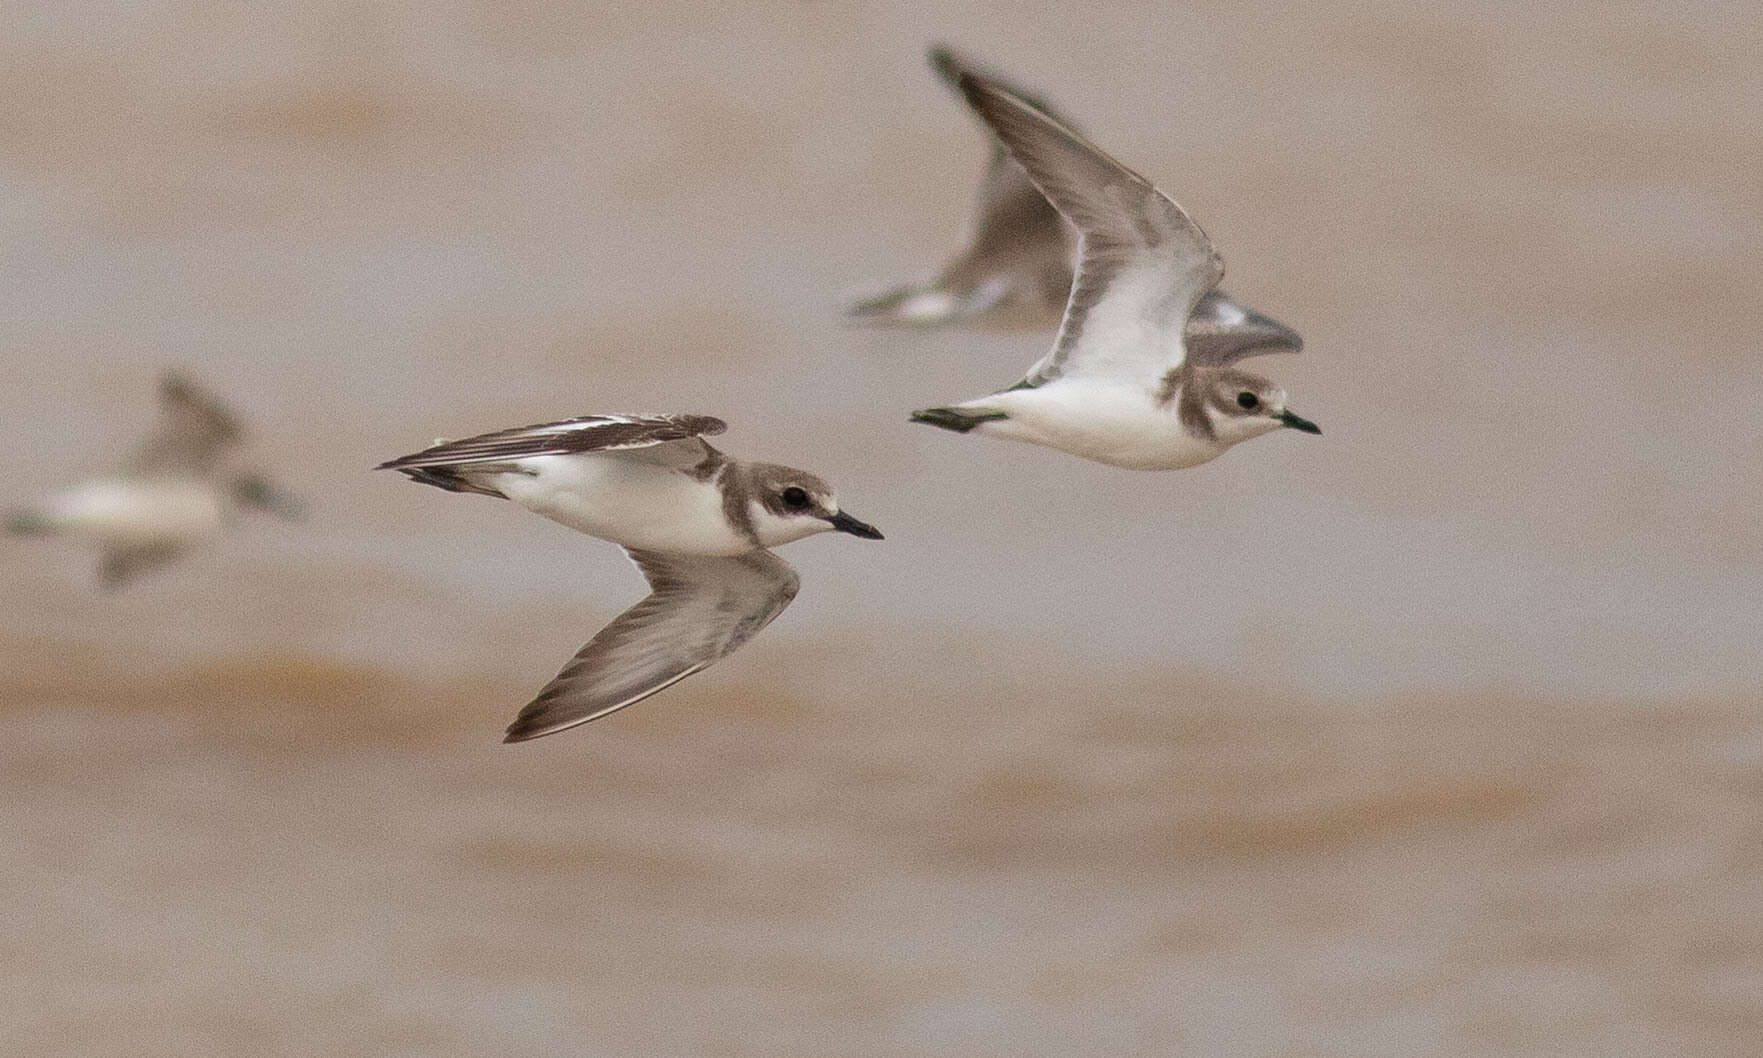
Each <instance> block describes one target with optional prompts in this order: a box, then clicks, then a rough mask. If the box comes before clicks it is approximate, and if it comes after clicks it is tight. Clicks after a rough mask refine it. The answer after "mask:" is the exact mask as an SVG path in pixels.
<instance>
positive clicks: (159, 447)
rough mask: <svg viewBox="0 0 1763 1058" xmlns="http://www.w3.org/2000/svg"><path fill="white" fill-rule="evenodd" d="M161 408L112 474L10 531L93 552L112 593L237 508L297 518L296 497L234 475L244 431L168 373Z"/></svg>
mask: <svg viewBox="0 0 1763 1058" xmlns="http://www.w3.org/2000/svg"><path fill="white" fill-rule="evenodd" d="M159 403H160V409H161V410H160V421H159V424H158V426H156V427H155V428H154V430H153V432H152V433H151V434H150V435H148V437H147V440H146V441H145V442H144V443H143V444H142V445H141V448H140V449H139V450H138V451H137V452H136V453H135V456H134V458H133V459H131V460H130V461H129V462H128V463H127V464H126V465H125V466H124V467H123V468H122V469H121V470H120V471H119V472H118V473H115V474H110V475H107V476H105V477H100V478H94V479H92V480H90V481H86V482H83V483H81V484H79V485H75V486H73V487H72V488H69V489H66V490H64V491H62V492H59V493H56V494H55V495H53V496H51V497H49V498H48V499H47V500H45V501H44V502H43V503H41V504H39V505H37V506H36V507H33V508H29V509H26V510H20V511H15V512H13V513H12V514H10V515H9V516H8V517H7V519H6V523H5V524H6V529H7V531H8V532H10V533H13V534H16V535H21V536H69V537H77V538H81V539H85V540H90V541H93V542H95V543H97V544H98V545H99V547H100V548H101V553H102V557H101V559H100V562H99V566H98V576H99V580H100V582H101V583H102V584H103V585H104V586H105V587H107V588H117V587H121V586H122V585H124V584H126V583H128V582H129V581H131V580H133V579H134V578H135V577H137V576H139V575H141V574H142V573H145V572H147V571H148V570H151V569H154V568H156V567H158V566H162V565H164V564H165V563H167V562H170V561H171V560H173V559H175V558H177V557H179V556H180V555H182V554H184V553H185V552H186V551H188V550H189V549H190V548H191V547H194V546H195V545H197V544H200V543H202V542H203V541H205V540H208V539H210V538H211V537H214V536H216V535H218V534H219V533H220V532H221V531H222V530H223V529H225V528H226V526H227V524H228V522H229V521H230V520H231V517H232V514H233V512H234V511H235V510H237V509H239V508H256V509H261V510H267V511H270V512H272V513H275V514H279V515H281V516H283V517H285V518H289V519H294V518H298V517H299V514H300V504H299V503H298V501H296V500H295V499H294V498H293V497H291V496H289V495H288V494H287V493H285V492H283V491H282V490H281V489H279V488H277V487H276V486H274V485H272V484H270V482H269V481H268V479H267V478H265V477H263V476H262V475H261V474H258V473H255V472H253V471H248V470H244V469H241V468H237V467H233V466H232V465H231V463H232V456H233V454H234V452H235V450H236V449H237V448H238V447H239V446H240V444H241V443H242V441H243V439H244V430H243V429H242V428H241V427H240V425H239V420H238V417H237V416H236V415H234V414H233V413H232V412H231V411H230V410H229V409H228V408H227V407H226V406H225V405H224V404H222V403H221V402H220V400H219V399H218V398H216V397H214V396H213V395H212V394H209V393H207V392H204V391H203V390H202V389H201V387H199V386H197V385H196V383H195V382H193V381H191V380H190V379H189V378H188V377H186V376H184V375H182V374H180V373H177V372H168V373H167V374H165V375H164V376H162V377H161V378H160V381H159Z"/></svg>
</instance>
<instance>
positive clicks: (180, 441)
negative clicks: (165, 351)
mask: <svg viewBox="0 0 1763 1058" xmlns="http://www.w3.org/2000/svg"><path fill="white" fill-rule="evenodd" d="M159 406H160V416H159V424H158V425H157V426H155V427H154V429H153V432H152V433H151V434H149V435H148V436H147V440H146V442H145V443H143V444H142V445H141V448H140V450H139V451H138V452H136V453H135V457H134V459H133V460H131V461H130V462H129V467H128V468H129V470H130V471H131V472H133V473H135V474H141V475H158V474H196V475H201V474H207V473H208V472H210V471H212V470H213V469H214V468H215V466H216V465H217V464H218V463H219V462H220V457H221V456H222V455H223V454H224V453H225V452H226V450H227V449H228V448H230V447H232V446H233V445H235V444H237V443H239V441H241V440H242V439H243V438H244V436H245V431H244V429H243V428H242V427H241V426H240V425H239V420H238V419H237V418H236V417H235V416H234V415H233V413H232V412H231V411H230V410H228V409H227V407H226V405H224V404H222V403H221V402H220V400H219V398H217V397H215V396H214V395H212V394H210V393H207V392H205V391H203V389H202V388H201V387H200V386H198V385H196V383H195V382H193V381H191V380H190V379H189V378H188V377H187V376H185V375H183V374H180V373H178V372H175V371H173V372H167V373H166V374H165V375H163V376H162V377H161V378H160V380H159Z"/></svg>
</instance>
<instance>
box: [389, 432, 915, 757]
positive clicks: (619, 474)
mask: <svg viewBox="0 0 1763 1058" xmlns="http://www.w3.org/2000/svg"><path fill="white" fill-rule="evenodd" d="M727 428H728V427H727V424H726V423H724V422H723V421H722V420H721V419H715V418H712V417H710V416H708V415H589V416H584V417H582V418H578V419H568V420H565V421H563V422H553V423H544V424H541V425H538V426H522V427H519V428H517V429H513V430H502V431H500V432H498V433H490V434H484V435H482V436H479V437H470V438H466V439H465V440H462V441H448V442H442V443H438V444H436V445H435V446H434V447H432V448H428V449H425V450H423V451H421V452H418V453H416V454H415V455H408V456H404V457H403V458H401V459H394V460H392V461H390V462H388V463H383V464H381V465H380V467H379V469H382V470H396V471H399V472H401V473H403V474H406V475H408V476H409V477H410V478H412V479H413V480H415V481H420V482H422V483H423V484H425V485H433V486H435V487H437V488H442V489H446V490H448V491H449V492H471V493H477V494H479V495H482V496H494V497H497V498H499V499H508V500H513V501H514V502H515V503H518V504H519V505H521V506H522V507H525V508H526V509H527V510H530V511H532V512H534V513H535V514H541V515H543V516H545V517H546V518H549V519H551V520H552V521H554V522H558V523H561V524H563V525H566V526H568V527H570V528H571V529H574V530H577V531H578V532H583V533H586V534H588V535H589V536H595V537H599V538H600V539H602V540H607V541H610V542H612V543H615V544H618V545H619V546H620V547H623V548H624V550H625V553H626V554H627V555H629V556H630V559H631V561H632V562H635V563H636V565H637V568H638V569H640V570H641V571H642V573H643V576H644V578H645V579H647V580H648V582H649V587H650V594H649V596H648V597H647V598H645V599H644V600H643V601H641V602H639V603H637V604H636V605H635V606H633V607H631V608H630V609H628V610H626V611H625V612H624V613H622V614H620V615H619V616H618V617H617V618H615V619H614V620H613V621H612V623H611V624H609V625H607V626H606V627H605V628H603V629H601V630H600V632H599V633H598V634H597V635H595V636H594V638H593V639H592V640H590V641H589V642H588V645H587V646H585V647H583V648H582V649H581V651H580V652H579V653H577V654H576V656H575V658H574V660H572V661H571V662H570V663H569V664H568V665H566V666H564V668H563V671H562V672H560V673H558V674H557V677H556V678H555V679H553V680H552V681H551V682H550V683H549V684H548V685H547V686H546V687H545V688H544V689H543V690H541V691H540V692H539V695H538V697H537V698H535V699H533V701H532V702H531V703H530V704H529V705H527V706H526V708H524V709H522V710H521V711H520V715H519V716H517V717H516V718H515V720H514V723H512V724H510V725H509V727H508V735H507V741H509V742H518V741H521V740H524V739H529V738H538V737H539V736H540V735H549V734H552V733H553V732H557V731H562V730H564V729H565V728H570V727H574V726H576V725H577V724H585V723H587V722H588V721H590V720H595V719H598V718H600V717H602V716H605V715H607V714H608V713H612V712H615V711H617V710H619V709H623V708H624V707H625V706H627V705H632V704H634V703H636V702H639V701H642V700H643V699H644V698H647V697H649V696H650V695H652V694H654V693H655V692H657V691H660V690H664V689H665V688H667V687H670V686H672V685H673V684H675V683H678V682H679V681H680V680H683V679H685V678H686V677H687V676H690V675H691V674H693V673H694V672H698V671H700V670H702V669H704V668H705V667H707V666H709V665H710V664H711V663H713V662H715V661H716V660H718V659H719V658H723V657H726V656H728V655H729V654H730V653H732V652H733V651H734V650H735V649H736V648H738V647H739V646H741V644H743V643H745V642H746V641H747V640H749V639H751V638H753V636H754V635H755V634H756V633H758V631H759V630H760V629H762V628H764V627H765V626H766V625H767V624H769V623H770V622H771V620H772V618H774V617H776V616H777V615H778V614H780V613H782V612H783V610H784V607H786V606H788V605H789V604H790V600H792V599H794V598H795V597H796V587H797V584H798V578H797V576H796V571H795V570H794V569H792V568H790V566H789V564H788V563H786V562H784V561H783V560H782V559H780V558H778V557H777V556H776V555H773V554H772V553H771V551H770V550H769V549H770V548H773V547H776V546H778V545H779V544H787V543H790V542H791V541H793V540H800V539H802V538H803V537H805V536H812V535H813V534H815V533H824V532H832V531H836V532H841V533H850V534H851V535H853V536H860V537H863V538H865V539H868V540H880V539H881V538H882V534H881V533H879V532H877V531H876V529H875V527H874V526H871V525H868V524H866V523H864V522H860V521H858V520H857V519H856V518H853V517H851V516H850V515H849V514H846V513H845V512H844V511H843V510H841V509H840V507H839V502H838V499H837V497H835V496H834V495H833V490H832V487H831V486H829V485H828V484H827V483H826V482H825V481H822V480H821V479H820V478H818V477H815V476H814V475H813V474H810V473H808V472H806V471H802V470H793V469H791V468H789V467H783V466H778V465H776V464H773V463H747V462H742V461H740V460H736V459H730V458H729V457H727V456H725V455H723V454H722V453H721V452H719V451H717V450H716V449H715V448H712V447H711V446H710V445H709V444H708V443H707V442H705V440H704V438H705V437H706V436H709V435H714V434H719V433H721V432H722V431H723V430H725V429H727Z"/></svg>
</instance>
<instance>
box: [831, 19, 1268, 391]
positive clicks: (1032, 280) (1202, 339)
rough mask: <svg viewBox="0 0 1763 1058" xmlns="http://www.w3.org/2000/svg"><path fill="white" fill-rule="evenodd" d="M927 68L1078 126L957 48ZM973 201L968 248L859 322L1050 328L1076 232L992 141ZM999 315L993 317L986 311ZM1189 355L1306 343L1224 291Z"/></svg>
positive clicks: (1199, 308) (1194, 319) (952, 84)
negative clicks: (980, 83) (979, 83)
mask: <svg viewBox="0 0 1763 1058" xmlns="http://www.w3.org/2000/svg"><path fill="white" fill-rule="evenodd" d="M930 64H931V68H932V69H933V70H935V71H936V74H937V76H938V77H939V78H941V80H942V81H943V83H944V84H946V85H948V86H949V88H950V89H951V90H955V91H960V79H961V75H962V74H964V73H968V74H973V75H974V76H976V77H980V78H983V79H984V80H986V81H988V82H990V83H991V84H994V85H996V86H998V87H999V88H1001V89H1003V90H1005V91H1007V92H1009V93H1010V94H1012V95H1014V96H1016V97H1017V98H1018V99H1021V100H1023V101H1024V102H1026V103H1029V104H1030V105H1032V106H1034V107H1035V108H1036V109H1037V110H1039V111H1040V112H1041V113H1043V114H1045V115H1047V116H1048V117H1050V118H1052V119H1054V120H1055V121H1057V122H1059V123H1060V124H1062V125H1064V126H1065V127H1066V128H1068V129H1073V130H1075V129H1076V128H1077V126H1076V125H1074V124H1072V122H1071V121H1069V120H1068V119H1066V118H1065V117H1064V116H1062V115H1061V114H1060V113H1059V112H1058V111H1056V110H1054V109H1053V108H1052V107H1051V106H1049V105H1047V103H1046V102H1045V101H1044V100H1043V99H1041V98H1040V97H1038V96H1033V95H1030V94H1028V93H1027V92H1024V91H1022V90H1021V89H1019V88H1017V87H1016V86H1014V85H1012V84H1011V83H1010V82H1008V81H1006V80H1004V79H1003V78H1001V77H998V76H996V75H995V74H992V73H990V72H989V71H987V70H985V69H984V68H983V67H980V66H977V65H975V64H974V63H972V62H970V61H968V60H967V59H966V58H964V57H963V56H961V55H960V54H959V53H957V52H956V51H955V50H954V49H952V48H949V47H946V46H943V45H938V46H936V47H933V48H932V49H931V50H930ZM987 139H989V140H990V141H991V143H992V153H991V158H990V159H989V160H988V161H987V163H986V172H985V177H984V179H983V180H982V181H981V182H980V187H979V195H978V201H977V203H976V204H975V209H974V219H973V234H972V236H971V238H970V239H969V241H968V244H967V247H966V248H965V249H963V250H962V251H961V253H960V254H958V255H957V256H956V257H955V259H954V260H952V261H950V262H949V263H948V264H947V265H944V266H943V269H942V271H940V272H939V273H937V276H936V278H934V279H932V280H931V281H930V282H927V283H909V284H906V285H905V286H902V287H899V288H896V289H894V290H891V291H889V292H887V293H885V294H881V295H879V296H876V297H872V298H867V299H864V300H862V301H859V302H857V303H855V304H853V305H851V306H849V307H848V308H847V309H846V310H845V313H846V315H847V316H849V317H851V318H852V319H854V320H858V321H861V322H864V323H878V324H907V325H919V326H935V325H940V324H950V323H967V322H981V321H983V322H984V323H986V324H987V325H991V326H999V325H1003V326H1008V327H1014V328H1018V329H1026V330H1041V329H1048V330H1050V329H1052V328H1053V327H1055V326H1057V325H1058V323H1059V319H1060V316H1061V315H1062V314H1063V313H1064V311H1065V303H1066V302H1067V301H1068V300H1069V299H1070V296H1071V274H1072V261H1073V257H1074V255H1075V253H1076V250H1077V234H1078V233H1077V231H1076V229H1074V228H1073V227H1072V226H1071V225H1070V224H1068V223H1066V221H1065V219H1064V218H1063V217H1061V216H1060V215H1059V211H1058V210H1057V209H1055V208H1054V207H1053V204H1052V203H1051V202H1048V201H1047V197H1046V196H1045V195H1043V194H1041V189H1040V188H1038V187H1036V186H1035V183H1034V181H1033V180H1030V179H1029V176H1028V174H1027V173H1026V172H1024V171H1023V168H1022V166H1021V164H1019V163H1018V162H1017V161H1016V159H1015V158H1013V157H1011V155H1010V151H1009V149H1008V148H1006V147H1005V146H1004V144H1003V143H1001V142H999V141H998V140H997V138H996V137H994V136H992V135H991V134H990V133H989V132H988V133H987ZM994 309H995V310H997V311H993V310H994ZM1184 329H1185V332H1186V333H1185V338H1186V342H1187V346H1188V349H1189V350H1190V351H1191V352H1194V353H1195V355H1197V356H1198V357H1199V358H1200V359H1206V358H1207V357H1218V356H1229V355H1232V354H1236V355H1242V353H1243V351H1244V350H1247V349H1254V350H1256V351H1257V352H1277V351H1281V350H1289V351H1291V352H1296V351H1298V350H1299V349H1300V348H1302V346H1303V339H1301V338H1299V337H1298V333H1297V332H1296V331H1294V330H1292V329H1291V328H1290V327H1287V326H1285V325H1284V324H1282V323H1280V322H1279V321H1278V320H1274V319H1271V318H1269V317H1267V316H1263V315H1261V314H1260V313H1258V312H1256V311H1254V310H1253V309H1249V308H1245V307H1244V306H1242V305H1239V304H1237V303H1236V302H1234V301H1232V300H1231V299H1230V297H1229V295H1227V294H1225V293H1224V291H1222V290H1212V291H1208V292H1207V293H1206V296H1205V297H1203V298H1201V299H1200V303H1199V304H1198V305H1196V306H1195V307H1194V311H1193V313H1192V314H1190V315H1189V317H1188V319H1187V321H1186V324H1185V328H1184Z"/></svg>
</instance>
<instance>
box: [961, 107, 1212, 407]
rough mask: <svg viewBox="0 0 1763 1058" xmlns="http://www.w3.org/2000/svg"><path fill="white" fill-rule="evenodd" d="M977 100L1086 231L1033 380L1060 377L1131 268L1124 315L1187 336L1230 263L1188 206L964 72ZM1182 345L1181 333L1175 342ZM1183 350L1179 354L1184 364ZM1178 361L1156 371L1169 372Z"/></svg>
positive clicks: (1146, 328)
mask: <svg viewBox="0 0 1763 1058" xmlns="http://www.w3.org/2000/svg"><path fill="white" fill-rule="evenodd" d="M959 83H960V87H961V91H962V93H963V94H964V95H965V96H966V97H967V102H968V104H969V105H970V106H972V107H973V109H974V110H975V111H976V112H977V113H978V114H979V115H980V117H982V118H983V119H985V122H986V124H987V125H988V126H990V127H991V129H992V131H993V132H995V133H997V135H998V138H999V139H1000V140H1002V141H1003V143H1004V145H1005V146H1006V147H1008V148H1009V150H1010V153H1011V155H1012V156H1013V157H1015V158H1016V160H1017V161H1019V162H1021V163H1022V166H1023V168H1024V169H1025V170H1027V172H1028V175H1029V177H1030V179H1032V180H1033V181H1034V183H1035V186H1037V187H1039V188H1040V189H1041V191H1042V193H1043V194H1045V195H1046V196H1047V198H1048V200H1049V201H1051V202H1052V203H1053V205H1054V206H1056V207H1057V208H1058V210H1059V212H1060V213H1061V214H1062V215H1064V217H1065V219H1066V220H1068V221H1070V222H1071V223H1072V224H1073V225H1074V226H1075V227H1076V228H1077V229H1078V232H1079V235H1080V240H1079V247H1080V255H1079V265H1078V270H1077V276H1076V279H1075V281H1074V282H1073V284H1072V289H1071V299H1070V301H1069V303H1068V304H1067V305H1066V309H1065V319H1064V321H1063V323H1061V325H1060V328H1059V337H1058V338H1057V339H1056V340H1055V342H1054V345H1053V351H1052V352H1051V353H1050V354H1048V356H1047V357H1046V358H1045V359H1043V360H1042V361H1041V362H1040V363H1039V364H1036V365H1035V367H1034V368H1033V369H1031V370H1030V372H1029V375H1028V377H1027V378H1026V379H1025V380H1024V381H1025V382H1026V383H1027V384H1029V385H1039V384H1040V383H1042V382H1045V381H1048V380H1050V379H1053V378H1057V377H1059V375H1060V374H1061V373H1063V372H1064V371H1065V370H1066V367H1067V361H1068V360H1069V359H1071V356H1072V353H1073V352H1074V350H1075V349H1076V348H1077V346H1078V343H1079V341H1080V340H1081V338H1082V336H1083V333H1084V328H1085V325H1086V323H1088V322H1089V316H1090V315H1091V313H1092V311H1093V310H1095V309H1096V308H1097V306H1098V305H1100V304H1101V303H1102V302H1103V301H1104V300H1106V299H1107V298H1108V295H1109V294H1110V292H1111V287H1113V286H1114V285H1115V280H1116V279H1117V278H1119V277H1121V275H1122V274H1123V273H1125V272H1127V271H1129V270H1131V271H1134V272H1142V273H1144V274H1143V276H1142V277H1140V279H1141V280H1142V281H1135V282H1133V283H1131V284H1129V285H1130V286H1132V287H1133V288H1134V289H1133V291H1132V292H1131V293H1130V294H1129V295H1127V296H1128V297H1130V298H1131V299H1133V300H1132V301H1131V303H1130V304H1123V305H1121V306H1120V309H1119V311H1118V312H1116V313H1114V316H1115V317H1117V318H1118V320H1119V322H1121V323H1122V324H1124V325H1130V326H1132V327H1134V328H1136V329H1139V330H1141V331H1143V332H1144V333H1146V334H1147V335H1149V334H1156V333H1161V332H1167V333H1169V334H1170V335H1172V336H1179V334H1180V332H1181V328H1182V324H1183V323H1184V322H1185V321H1186V319H1187V317H1188V315H1189V313H1190V312H1191V311H1192V310H1193V307H1194V305H1195V304H1196V303H1197V302H1198V301H1199V300H1200V298H1201V297H1202V296H1203V295H1204V294H1205V293H1206V292H1207V291H1208V290H1210V289H1211V288H1212V287H1214V286H1216V285H1217V283H1218V281H1219V279H1221V278H1223V275H1224V264H1223V261H1222V260H1220V258H1219V257H1218V254H1217V253H1216V252H1215V251H1214V250H1213V249H1212V244H1211V242H1210V240H1208V239H1207V238H1206V233H1205V232H1203V231H1201V230H1200V227H1199V225H1197V224H1195V223H1194V222H1193V220H1192V219H1190V218H1189V217H1188V215H1187V214H1186V213H1185V212H1183V211H1182V208H1181V207H1180V206H1178V205H1176V203H1175V202H1174V201H1173V200H1171V199H1170V198H1169V197H1168V196H1167V195H1165V194H1163V193H1162V192H1161V191H1158V190H1157V189H1156V188H1155V187H1153V186H1151V184H1150V182H1149V181H1147V180H1146V179H1145V178H1144V177H1142V176H1140V175H1138V174H1137V173H1135V172H1133V171H1132V170H1131V169H1128V168H1127V167H1125V166H1123V165H1121V164H1120V163H1119V162H1117V161H1115V160H1114V159H1113V158H1110V157H1109V156H1108V155H1107V154H1106V153H1105V152H1103V151H1102V150H1101V149H1100V148H1099V147H1097V146H1095V145H1094V144H1092V143H1090V142H1089V141H1088V140H1085V139H1084V138H1083V137H1082V136H1080V135H1078V134H1077V133H1076V132H1073V131H1072V130H1071V129H1070V128H1068V127H1066V126H1064V125H1062V124H1060V123H1059V122H1058V121H1056V120H1054V119H1053V118H1050V117H1048V116H1047V115H1046V114H1045V113H1043V112H1041V111H1040V110H1038V109H1036V108H1035V107H1034V106H1033V105H1032V104H1030V103H1028V102H1026V101H1024V100H1022V99H1021V98H1019V97H1017V96H1015V95H1013V94H1012V93H1010V92H1009V91H1008V90H1006V89H1005V88H1003V87H1001V86H999V85H997V84H994V83H992V82H989V81H988V80H986V79H984V78H981V77H977V76H975V75H973V74H971V73H963V74H961V75H960V77H959ZM1175 340H1176V341H1177V342H1179V338H1176V339H1175ZM1180 357H1181V350H1180V349H1179V347H1178V348H1175V349H1173V350H1171V351H1170V357H1169V358H1170V359H1174V360H1175V361H1176V362H1179V360H1180ZM1169 366H1173V365H1171V364H1168V363H1162V364H1159V365H1157V367H1158V370H1156V371H1152V372H1149V377H1152V378H1155V377H1159V376H1160V375H1161V373H1162V371H1163V370H1166V369H1167V368H1168V367H1169Z"/></svg>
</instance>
